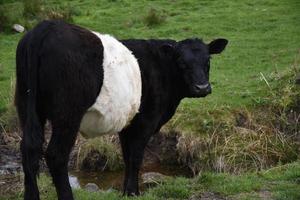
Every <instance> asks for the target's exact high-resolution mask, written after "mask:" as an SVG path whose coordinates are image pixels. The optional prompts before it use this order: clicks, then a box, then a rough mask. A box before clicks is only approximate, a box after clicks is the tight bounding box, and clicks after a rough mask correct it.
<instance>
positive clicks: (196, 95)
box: [187, 91, 210, 98]
mask: <svg viewBox="0 0 300 200" xmlns="http://www.w3.org/2000/svg"><path fill="white" fill-rule="evenodd" d="M209 94H210V93H203V92H197V91H192V92H190V94H188V95H187V98H204V97H206V96H207V95H209Z"/></svg>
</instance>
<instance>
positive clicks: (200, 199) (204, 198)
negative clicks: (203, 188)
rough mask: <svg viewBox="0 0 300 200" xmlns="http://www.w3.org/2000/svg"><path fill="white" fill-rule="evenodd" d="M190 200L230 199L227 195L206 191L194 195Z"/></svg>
mask: <svg viewBox="0 0 300 200" xmlns="http://www.w3.org/2000/svg"><path fill="white" fill-rule="evenodd" d="M189 200H230V199H229V198H227V197H222V196H221V195H219V194H217V193H213V192H204V193H202V194H196V195H192V196H191V197H190V198H189Z"/></svg>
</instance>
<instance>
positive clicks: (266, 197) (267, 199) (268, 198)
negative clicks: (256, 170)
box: [258, 190, 272, 200]
mask: <svg viewBox="0 0 300 200" xmlns="http://www.w3.org/2000/svg"><path fill="white" fill-rule="evenodd" d="M258 196H259V197H260V198H261V199H263V200H272V193H271V192H270V191H268V190H260V191H259V192H258Z"/></svg>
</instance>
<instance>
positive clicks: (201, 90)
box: [191, 83, 211, 97]
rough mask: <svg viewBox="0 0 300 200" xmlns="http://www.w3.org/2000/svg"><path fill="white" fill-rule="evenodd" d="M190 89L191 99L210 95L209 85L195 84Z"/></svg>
mask: <svg viewBox="0 0 300 200" xmlns="http://www.w3.org/2000/svg"><path fill="white" fill-rule="evenodd" d="M191 89H192V96H193V97H206V96H207V95H209V94H211V86H210V84H209V83H206V84H202V85H199V84H195V85H194V86H193V87H192V88H191Z"/></svg>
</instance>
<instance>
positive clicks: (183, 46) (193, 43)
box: [178, 38, 208, 52]
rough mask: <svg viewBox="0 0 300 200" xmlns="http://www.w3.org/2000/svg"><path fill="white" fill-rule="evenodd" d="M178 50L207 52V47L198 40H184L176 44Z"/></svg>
mask: <svg viewBox="0 0 300 200" xmlns="http://www.w3.org/2000/svg"><path fill="white" fill-rule="evenodd" d="M178 48H179V49H180V50H188V49H191V50H201V51H203V52H206V51H207V50H208V47H207V45H206V44H205V43H204V42H203V41H202V40H200V39H198V38H194V39H186V40H182V41H179V42H178Z"/></svg>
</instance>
